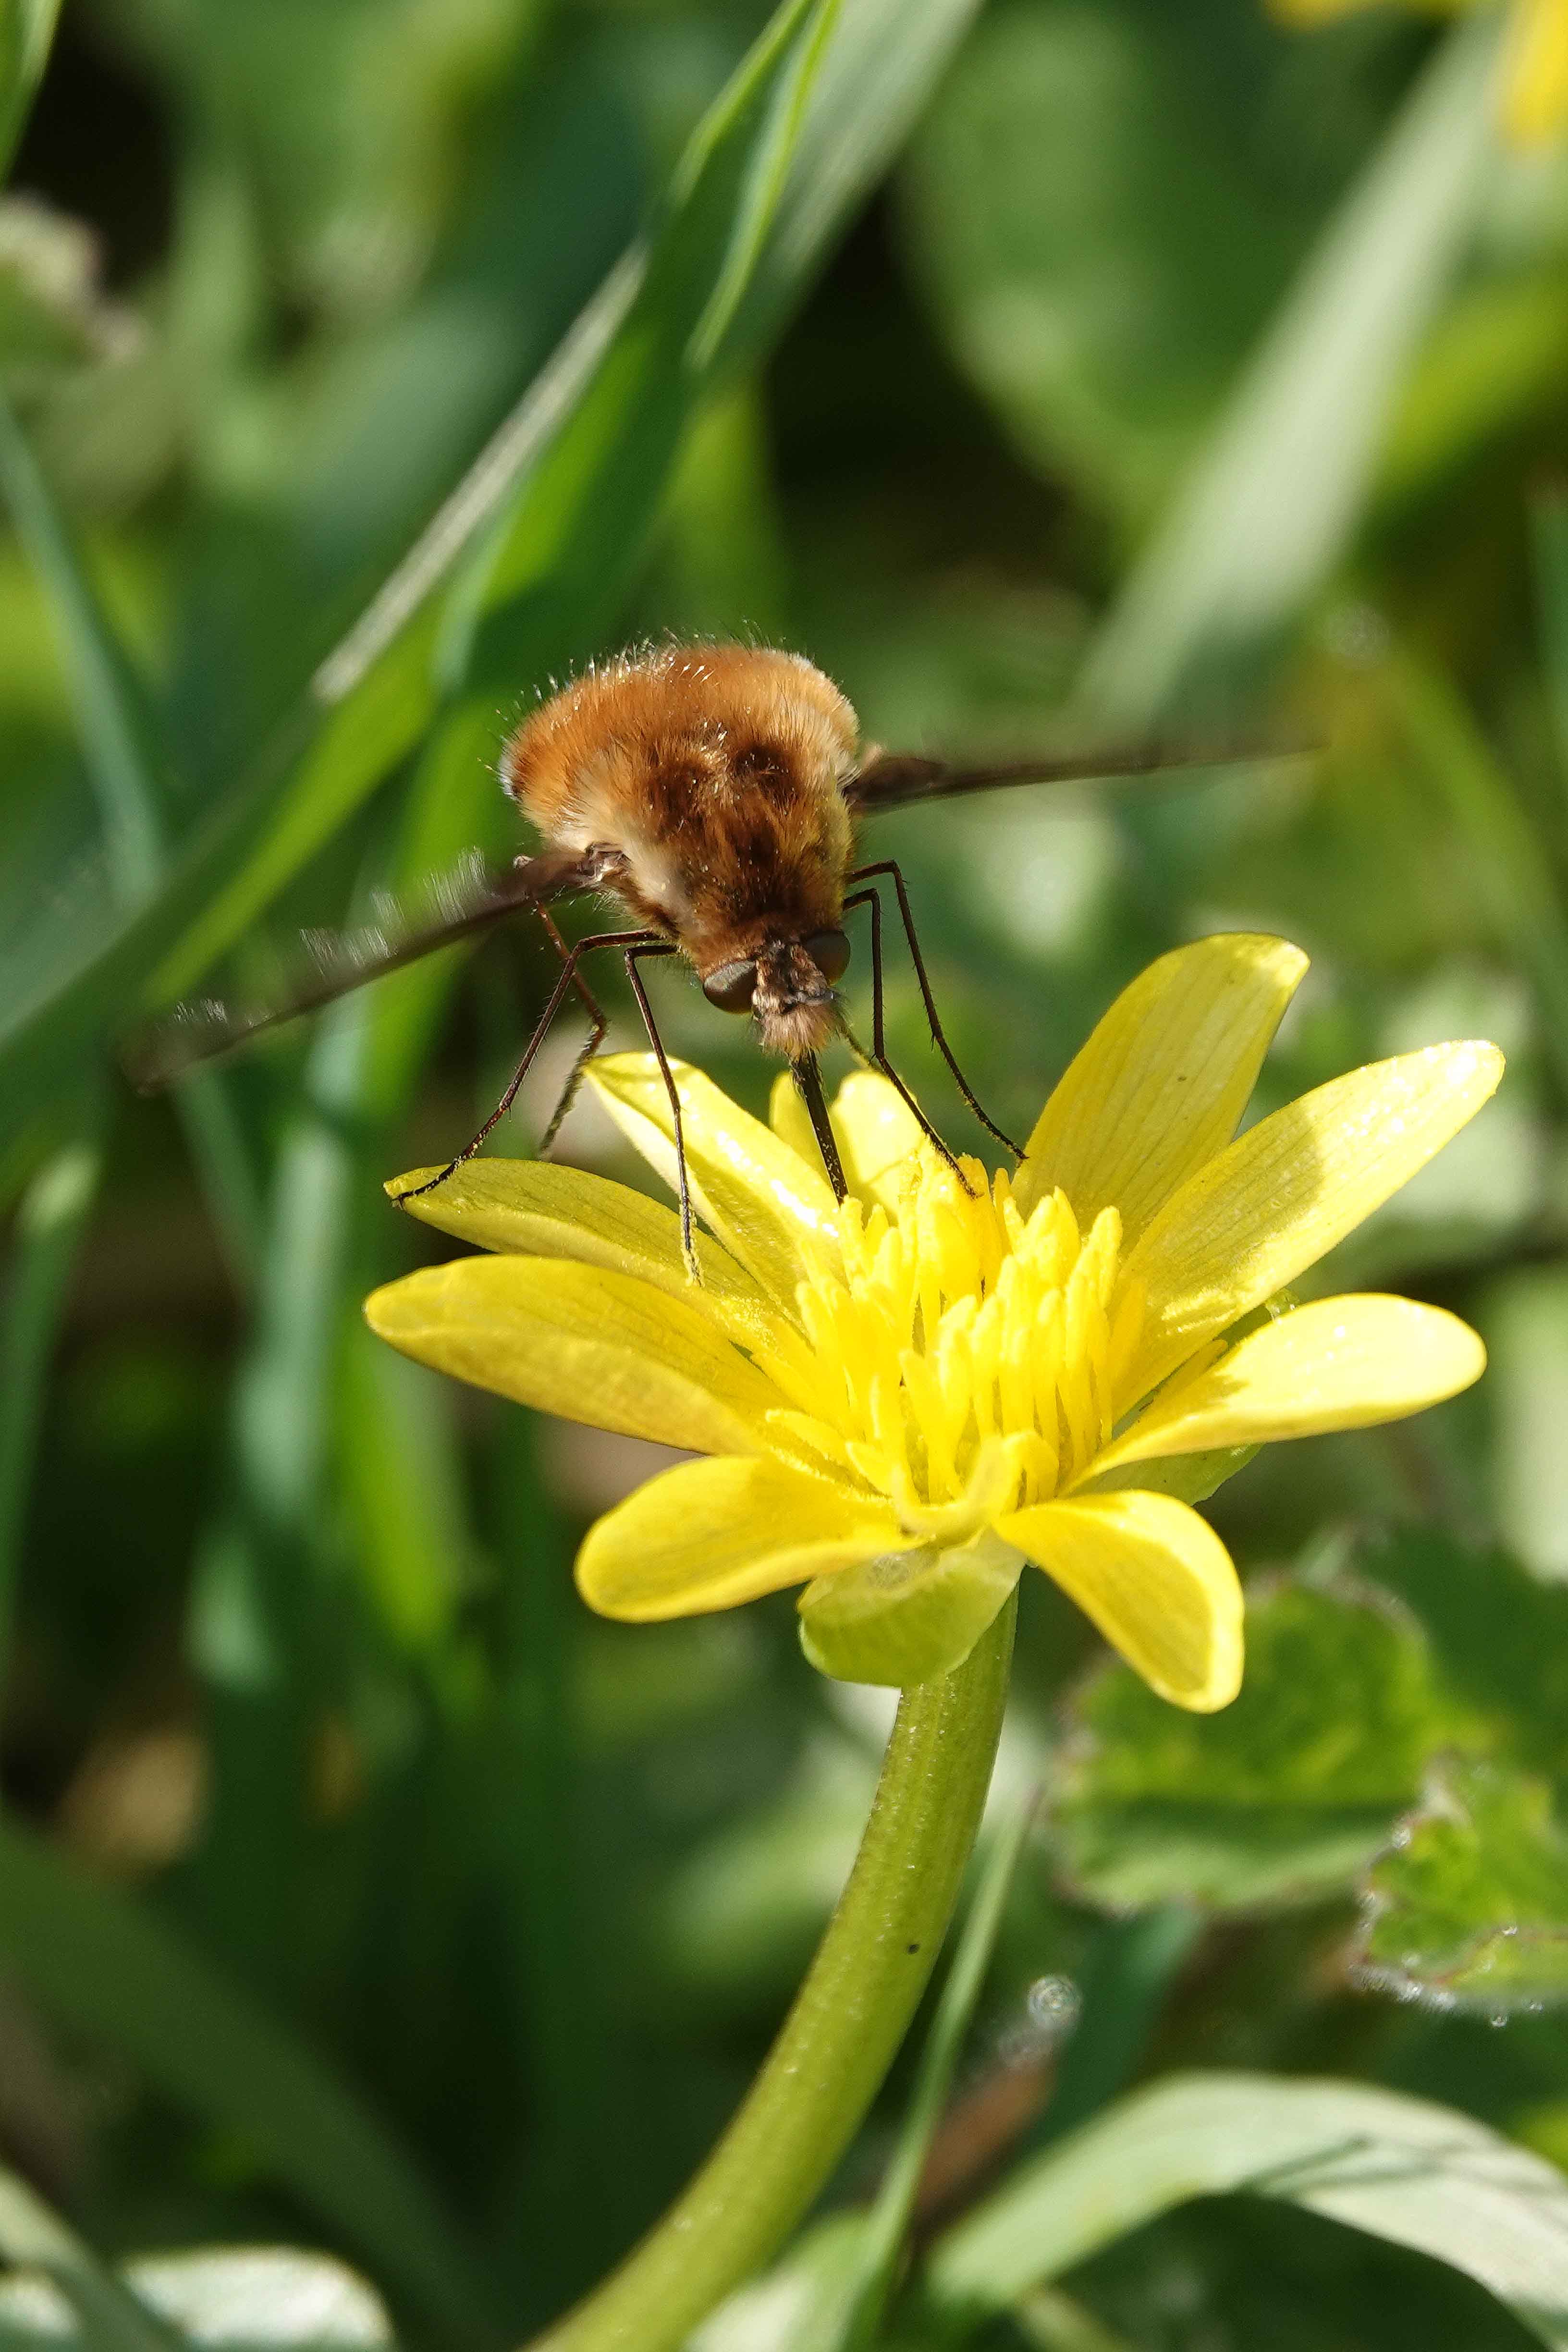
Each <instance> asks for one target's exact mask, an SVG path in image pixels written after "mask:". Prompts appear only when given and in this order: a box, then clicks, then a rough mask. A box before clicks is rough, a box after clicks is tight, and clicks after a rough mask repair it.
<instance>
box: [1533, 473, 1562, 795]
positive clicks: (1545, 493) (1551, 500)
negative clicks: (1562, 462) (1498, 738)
mask: <svg viewBox="0 0 1568 2352" xmlns="http://www.w3.org/2000/svg"><path fill="white" fill-rule="evenodd" d="M1530 522H1531V552H1532V553H1533V555H1534V558H1535V595H1536V603H1537V605H1538V607H1539V610H1540V615H1541V620H1540V637H1541V666H1542V671H1543V673H1544V677H1545V686H1546V701H1547V708H1548V709H1549V710H1550V711H1551V714H1552V728H1553V730H1554V732H1555V735H1556V739H1557V757H1558V761H1559V763H1560V765H1561V767H1562V771H1563V775H1564V777H1565V778H1568V491H1565V490H1563V488H1561V487H1559V486H1556V485H1552V486H1548V487H1547V488H1542V489H1541V490H1539V491H1538V492H1537V493H1536V496H1535V498H1534V499H1532V501H1531V512H1530Z"/></svg>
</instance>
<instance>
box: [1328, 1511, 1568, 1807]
mask: <svg viewBox="0 0 1568 2352" xmlns="http://www.w3.org/2000/svg"><path fill="white" fill-rule="evenodd" d="M1354 1567H1355V1570H1356V1573H1357V1575H1358V1576H1359V1577H1365V1578H1368V1579H1371V1580H1373V1581H1375V1582H1376V1583H1377V1584H1379V1585H1382V1586H1383V1587H1384V1589H1385V1590H1386V1591H1389V1592H1392V1593H1394V1594H1396V1595H1397V1596H1398V1598H1399V1599H1400V1600H1401V1601H1403V1602H1404V1603H1405V1606H1406V1607H1407V1608H1408V1609H1409V1610H1410V1612H1412V1614H1413V1615H1414V1616H1415V1618H1416V1619H1417V1620H1418V1621H1419V1622H1420V1624H1421V1626H1422V1629H1423V1631H1424V1632H1425V1633H1426V1638H1427V1641H1428V1643H1429V1644H1430V1647H1431V1654H1432V1658H1433V1663H1434V1666H1435V1668H1436V1672H1437V1674H1438V1675H1440V1677H1441V1679H1442V1682H1443V1684H1444V1685H1445V1687H1446V1689H1447V1692H1448V1693H1449V1694H1450V1696H1451V1701H1452V1705H1453V1706H1454V1709H1455V1712H1456V1717H1458V1718H1459V1719H1462V1721H1463V1724H1464V1731H1463V1740H1462V1744H1463V1746H1464V1747H1465V1748H1467V1749H1468V1750H1469V1751H1471V1752H1472V1753H1477V1754H1482V1755H1486V1754H1494V1755H1499V1756H1501V1757H1504V1758H1507V1759H1510V1760H1511V1761H1512V1762H1514V1763H1517V1764H1520V1765H1522V1766H1523V1768H1524V1769H1526V1770H1527V1771H1530V1772H1536V1773H1542V1774H1544V1775H1545V1776H1546V1777H1547V1778H1548V1779H1550V1780H1555V1781H1556V1784H1557V1790H1558V1798H1559V1801H1560V1802H1561V1801H1563V1798H1564V1797H1568V1586H1565V1585H1563V1584H1546V1583H1543V1582H1542V1580H1540V1578H1538V1577H1534V1576H1531V1574H1530V1573H1529V1572H1528V1570H1525V1569H1522V1568H1521V1566H1520V1565H1519V1563H1518V1561H1517V1560H1513V1559H1510V1558H1509V1557H1508V1554H1507V1553H1506V1552H1501V1551H1479V1550H1476V1549H1470V1548H1468V1547H1467V1546H1465V1545H1463V1544H1460V1543H1457V1542H1456V1541H1455V1540H1454V1539H1453V1538H1452V1537H1450V1536H1445V1535H1442V1534H1440V1533H1439V1532H1438V1531H1437V1530H1436V1528H1400V1529H1399V1530H1397V1531H1395V1532H1393V1533H1389V1534H1385V1535H1382V1536H1378V1537H1375V1538H1369V1539H1368V1540H1367V1541H1365V1542H1363V1544H1361V1545H1360V1546H1359V1547H1358V1548H1357V1549H1356V1552H1355V1554H1354Z"/></svg>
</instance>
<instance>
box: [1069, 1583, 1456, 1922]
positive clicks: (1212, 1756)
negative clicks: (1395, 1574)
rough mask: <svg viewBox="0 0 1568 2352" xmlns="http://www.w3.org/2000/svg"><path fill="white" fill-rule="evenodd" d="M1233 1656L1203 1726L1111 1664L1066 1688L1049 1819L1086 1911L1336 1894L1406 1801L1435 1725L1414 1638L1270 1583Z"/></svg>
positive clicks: (1370, 1613) (1375, 1607)
mask: <svg viewBox="0 0 1568 2352" xmlns="http://www.w3.org/2000/svg"><path fill="white" fill-rule="evenodd" d="M1075 1715H1076V1720H1077V1725H1078V1727H1079V1731H1080V1733H1081V1734H1082V1738H1080V1740H1079V1742H1078V1743H1077V1744H1076V1746H1075V1748H1074V1749H1073V1750H1072V1751H1070V1753H1069V1760H1068V1766H1067V1769H1066V1773H1065V1778H1064V1784H1063V1788H1062V1792H1061V1795H1060V1797H1059V1799H1058V1802H1057V1804H1056V1806H1055V1808H1054V1809H1053V1810H1054V1818H1055V1822H1056V1827H1057V1832H1058V1840H1059V1845H1060V1852H1061V1855H1062V1860H1063V1864H1064V1867H1065V1869H1066V1871H1067V1873H1068V1877H1069V1878H1070V1880H1071V1881H1072V1883H1073V1885H1074V1886H1075V1887H1076V1888H1077V1889H1078V1890H1079V1891H1080V1892H1081V1893H1082V1894H1084V1895H1086V1896H1087V1897H1088V1898H1089V1900H1091V1901H1094V1902H1097V1903H1102V1904H1105V1905H1108V1906H1110V1907H1112V1908H1121V1907H1126V1906H1139V1905H1142V1904H1149V1903H1163V1902H1182V1901H1187V1902H1194V1903H1199V1904H1204V1905H1205V1906H1212V1907H1213V1908H1215V1909H1216V1910H1222V1911H1223V1910H1230V1909H1247V1908H1251V1907H1253V1906H1257V1905H1260V1904H1276V1903H1289V1902H1300V1901H1304V1900H1308V1899H1310V1898H1311V1897H1314V1896H1317V1895H1322V1894H1325V1893H1327V1892H1329V1891H1330V1890H1331V1889H1333V1888H1335V1887H1341V1886H1346V1887H1348V1886H1349V1885H1352V1883H1353V1881H1354V1879H1355V1877H1356V1875H1357V1874H1358V1873H1359V1872H1360V1871H1361V1870H1362V1869H1363V1868H1364V1866H1365V1864H1367V1862H1368V1861H1369V1860H1370V1858H1371V1856H1372V1855H1373V1853H1375V1851H1376V1849H1377V1847H1378V1846H1379V1845H1380V1844H1381V1843H1383V1841H1384V1838H1385V1837H1386V1835H1387V1834H1388V1832H1389V1829H1390V1827H1391V1825H1392V1823H1393V1822H1394V1818H1395V1817H1396V1816H1397V1815H1398V1814H1399V1813H1400V1812H1401V1811H1404V1810H1405V1807H1406V1806H1408V1805H1409V1804H1411V1803H1412V1802H1414V1801H1415V1796H1416V1794H1417V1792H1418V1790H1419V1789H1420V1786H1421V1779H1422V1774H1423V1771H1424V1769H1425V1768H1426V1763H1427V1760H1428V1759H1429V1758H1430V1757H1431V1755H1432V1753H1433V1751H1434V1749H1435V1748H1436V1747H1437V1746H1438V1745H1439V1743H1440V1742H1441V1741H1442V1740H1443V1738H1445V1737H1446V1736H1447V1731H1448V1729H1449V1728H1450V1727H1451V1722H1452V1717H1451V1713H1450V1712H1449V1710H1448V1709H1447V1707H1446V1706H1445V1704H1444V1702H1443V1700H1442V1699H1441V1698H1440V1696H1439V1695H1438V1693H1437V1691H1436V1687H1435V1685H1434V1683H1433V1680H1432V1675H1431V1672H1430V1667H1429V1664H1428V1659H1427V1654H1426V1644H1425V1643H1424V1642H1423V1641H1422V1639H1421V1636H1420V1634H1419V1633H1418V1632H1417V1631H1416V1630H1415V1627H1414V1626H1412V1625H1410V1624H1409V1623H1407V1622H1404V1620H1403V1619H1402V1617H1401V1616H1400V1614H1399V1613H1398V1612H1394V1611H1393V1610H1390V1609H1388V1608H1386V1607H1384V1606H1382V1605H1380V1604H1379V1603H1378V1601H1376V1600H1375V1599H1373V1598H1371V1597H1370V1596H1369V1595H1366V1594H1363V1593H1361V1592H1357V1591H1321V1590H1312V1589H1309V1588H1308V1587H1306V1586H1303V1585H1299V1584H1281V1585H1279V1586H1276V1587H1275V1588H1274V1589H1273V1590H1272V1591H1265V1592H1263V1593H1260V1594H1258V1593H1255V1594H1253V1595H1250V1596H1249V1599H1248V1607H1247V1675H1246V1679H1245V1681H1244V1682H1243V1685H1242V1688H1241V1695H1240V1696H1239V1697H1238V1698H1237V1699H1236V1700H1235V1702H1234V1703H1233V1704H1232V1705H1231V1706H1228V1707H1226V1708H1224V1709H1223V1710H1222V1711H1221V1712H1220V1713H1219V1714H1218V1715H1215V1716H1190V1715H1185V1714H1182V1713H1179V1712H1178V1711H1177V1710H1176V1709H1174V1708H1172V1707H1168V1706H1163V1705H1162V1704H1161V1702H1160V1701H1159V1700H1158V1699H1156V1698H1155V1697H1154V1696H1152V1693H1150V1692H1149V1691H1148V1690H1147V1689H1146V1688H1145V1686H1144V1685H1143V1684H1142V1683H1141V1682H1140V1681H1139V1679H1138V1677H1137V1676H1136V1675H1133V1674H1132V1673H1131V1672H1130V1670H1129V1669H1128V1668H1127V1667H1125V1666H1123V1665H1121V1664H1114V1665H1108V1666H1106V1667H1104V1668H1102V1669H1101V1670H1100V1671H1099V1672H1098V1673H1096V1674H1095V1675H1092V1676H1091V1677H1090V1679H1089V1682H1088V1683H1087V1685H1085V1686H1084V1687H1083V1689H1082V1690H1081V1692H1080V1694H1079V1697H1078V1700H1077V1702H1076V1706H1075Z"/></svg>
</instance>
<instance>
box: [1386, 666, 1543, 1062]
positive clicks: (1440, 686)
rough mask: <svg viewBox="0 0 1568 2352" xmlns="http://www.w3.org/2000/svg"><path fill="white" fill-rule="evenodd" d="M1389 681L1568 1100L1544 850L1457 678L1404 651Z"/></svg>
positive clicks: (1398, 718)
mask: <svg viewBox="0 0 1568 2352" xmlns="http://www.w3.org/2000/svg"><path fill="white" fill-rule="evenodd" d="M1381 677H1382V682H1383V685H1384V691H1385V693H1386V695H1387V698H1388V704H1389V708H1390V710H1391V712H1392V715H1393V717H1394V721H1395V723H1396V725H1397V726H1398V728H1399V730H1400V732H1401V734H1402V735H1403V737H1404V739H1405V742H1406V743H1407V744H1408V746H1409V748H1410V750H1411V751H1412V752H1413V753H1414V754H1415V759H1416V760H1417V761H1418V762H1419V764H1420V768H1421V771H1422V772H1423V773H1424V775H1425V776H1426V779H1427V781H1428V782H1429V783H1430V784H1431V786H1432V788H1433V790H1434V791H1435V792H1436V794H1437V795H1438V797H1439V799H1440V800H1441V802H1442V803H1443V804H1444V806H1445V807H1446V808H1447V813H1448V814H1449V816H1450V817H1451V818H1452V819H1453V821H1454V824H1456V825H1457V827H1458V831H1459V835H1460V837H1461V839H1462V840H1463V842H1464V845H1465V847H1466V850H1467V852H1468V858H1467V871H1468V874H1469V876H1470V878H1471V882H1472V885H1473V887H1474V889H1475V892H1476V895H1477V898H1478V899H1479V902H1480V905H1481V908H1482V909H1483V911H1484V913H1485V915H1486V918H1487V920H1488V922H1489V924H1490V926H1491V929H1492V932H1493V935H1494V937H1495V938H1496V940H1497V943H1498V945H1499V946H1500V948H1501V949H1502V950H1504V952H1505V953H1507V954H1508V955H1510V957H1513V958H1515V959H1516V960H1517V961H1518V962H1519V964H1520V965H1521V969H1522V970H1523V971H1525V972H1527V973H1528V974H1529V977H1530V980H1531V985H1532V986H1533V988H1534V991H1535V995H1536V1000H1537V1003H1539V1006H1540V1009H1541V1043H1542V1051H1543V1052H1544V1053H1545V1055H1547V1057H1548V1059H1549V1060H1550V1062H1551V1064H1552V1068H1553V1070H1554V1071H1555V1073H1556V1076H1557V1083H1558V1085H1559V1087H1561V1088H1563V1091H1564V1092H1565V1093H1568V914H1565V913H1564V910H1563V900H1562V896H1561V893H1560V891H1559V889H1558V887H1557V885H1556V882H1555V880H1554V878H1553V865H1552V859H1551V857H1550V856H1548V854H1547V852H1546V848H1545V845H1544V844H1543V843H1542V841H1541V840H1540V839H1539V837H1538V836H1537V834H1536V831H1535V828H1534V826H1533V825H1532V824H1531V821H1530V818H1529V816H1528V814H1526V811H1525V809H1524V806H1523V804H1522V803H1521V800H1520V797H1519V794H1518V793H1517V792H1516V791H1515V789H1514V787H1513V785H1512V783H1511V782H1510V780H1509V778H1508V776H1507V775H1506V774H1505V773H1504V772H1503V770H1502V768H1501V767H1500V765H1499V763H1498V761H1497V760H1496V758H1495V757H1494V755H1493V753H1492V751H1491V747H1490V745H1489V743H1488V742H1487V740H1486V738H1485V736H1484V735H1483V734H1482V733H1481V731H1480V729H1479V727H1478V726H1477V724H1476V722H1475V720H1474V719H1473V718H1472V717H1471V716H1470V713H1469V712H1468V709H1466V708H1465V705H1464V703H1463V701H1462V700H1461V699H1460V698H1459V696H1458V694H1457V693H1456V692H1455V690H1454V688H1453V687H1452V686H1451V685H1450V684H1449V682H1448V680H1447V678H1446V677H1442V676H1440V675H1439V673H1438V672H1437V671H1436V670H1435V669H1432V668H1429V667H1427V666H1426V664H1424V663H1422V662H1420V661H1417V660H1416V659H1415V656H1412V655H1408V654H1403V653H1398V654H1395V655H1394V656H1391V658H1390V659H1389V660H1388V661H1387V662H1386V663H1385V664H1384V667H1383V670H1382V673H1381Z"/></svg>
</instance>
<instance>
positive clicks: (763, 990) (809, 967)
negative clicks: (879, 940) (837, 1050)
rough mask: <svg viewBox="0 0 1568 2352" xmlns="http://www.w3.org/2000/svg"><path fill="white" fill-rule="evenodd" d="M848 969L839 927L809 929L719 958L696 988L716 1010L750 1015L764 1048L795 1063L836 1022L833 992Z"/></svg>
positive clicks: (818, 1047)
mask: <svg viewBox="0 0 1568 2352" xmlns="http://www.w3.org/2000/svg"><path fill="white" fill-rule="evenodd" d="M848 968H849V941H848V940H847V937H846V936H845V934H844V933H843V932H842V931H839V930H824V931H814V932H813V933H812V934H811V937H810V938H809V939H805V940H767V941H766V942H765V943H764V944H763V946H762V947H761V948H759V950H757V953H756V954H755V955H754V956H744V957H740V958H737V959H736V960H735V961H732V962H730V963H721V964H718V965H716V966H715V967H714V969H713V970H712V971H707V972H704V973H703V975H702V992H703V994H704V996H706V997H707V999H708V1002H709V1003H710V1004H716V1005H717V1006H718V1007H719V1009H720V1011H721V1013H752V1015H754V1017H755V1020H756V1024H757V1028H758V1031H759V1033H760V1034H761V1038H762V1043H763V1047H764V1049H765V1050H766V1051H767V1052H768V1053H770V1054H778V1055H782V1056H783V1057H784V1060H785V1061H789V1062H798V1061H799V1059H800V1057H801V1055H803V1054H818V1053H820V1052H821V1051H822V1048H823V1047H824V1046H825V1045H826V1044H827V1041H828V1039H829V1038H830V1037H831V1036H832V1035H833V1034H834V1031H835V1030H836V1029H837V1025H838V1015H837V1010H836V1009H835V1005H834V999H833V991H834V989H835V987H836V986H837V982H839V981H841V980H842V979H843V977H844V974H845V972H846V971H847V970H848Z"/></svg>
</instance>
